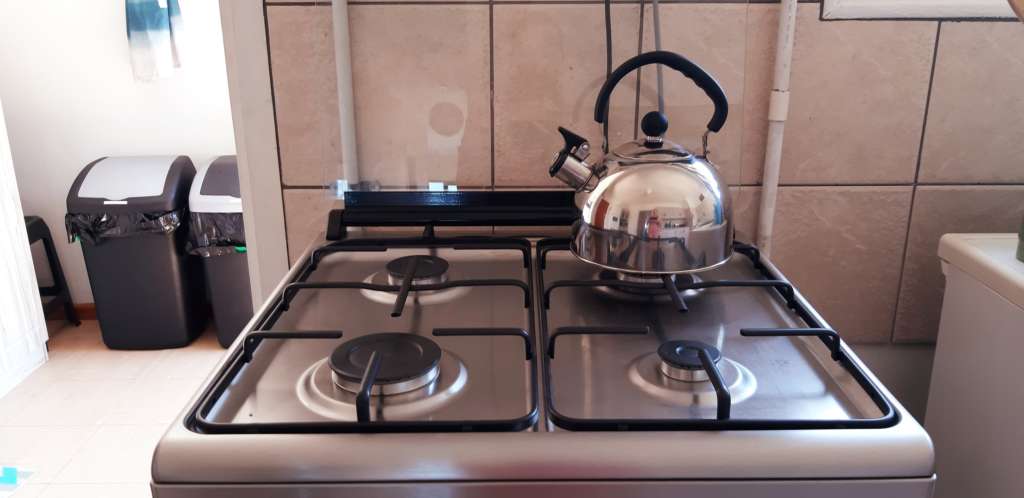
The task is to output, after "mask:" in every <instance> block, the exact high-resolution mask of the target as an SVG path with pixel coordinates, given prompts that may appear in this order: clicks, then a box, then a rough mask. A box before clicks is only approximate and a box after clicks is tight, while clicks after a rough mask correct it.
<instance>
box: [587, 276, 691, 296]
mask: <svg viewBox="0 0 1024 498" xmlns="http://www.w3.org/2000/svg"><path fill="white" fill-rule="evenodd" d="M597 278H598V279H599V280H618V281H621V282H625V283H627V284H630V283H637V284H650V285H652V286H657V287H652V288H649V289H642V288H637V287H631V286H628V285H621V286H620V285H602V286H600V287H596V289H597V290H598V292H600V293H602V294H605V295H607V296H609V297H612V298H615V299H619V300H623V301H645V302H651V301H654V302H671V301H672V298H671V296H669V295H668V292H667V291H666V290H665V287H664V282H663V281H662V277H661V275H655V274H643V273H624V272H618V271H613V270H601V271H600V272H598V274H597ZM672 280H673V281H675V283H676V287H683V286H686V285H690V284H695V283H698V282H701V279H700V277H698V276H697V275H694V274H692V273H679V274H675V275H672ZM703 291H704V289H689V290H686V291H684V292H683V298H684V299H690V298H694V297H697V296H698V295H700V293H701V292H703Z"/></svg>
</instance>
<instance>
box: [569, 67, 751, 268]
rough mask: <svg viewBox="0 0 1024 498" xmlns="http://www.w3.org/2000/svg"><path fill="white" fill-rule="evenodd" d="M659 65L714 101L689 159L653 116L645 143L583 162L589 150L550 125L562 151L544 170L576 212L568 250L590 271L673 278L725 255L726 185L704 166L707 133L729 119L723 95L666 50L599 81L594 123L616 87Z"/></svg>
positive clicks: (728, 242)
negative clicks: (573, 195)
mask: <svg viewBox="0 0 1024 498" xmlns="http://www.w3.org/2000/svg"><path fill="white" fill-rule="evenodd" d="M648 64H663V65H666V66H668V67H670V68H672V69H675V70H676V71H679V72H681V73H682V74H683V75H685V76H686V77H687V78H690V79H691V80H693V82H694V83H696V84H697V86H698V87H700V88H701V89H702V90H704V93H706V94H707V96H708V97H709V98H710V99H711V101H712V102H713V103H714V105H715V111H714V115H713V116H712V117H711V121H710V122H708V125H707V131H706V132H705V133H704V135H703V144H702V145H703V149H702V153H701V154H700V155H697V154H694V153H693V152H690V151H689V150H687V149H685V148H683V147H682V146H680V145H677V144H674V143H672V142H669V141H668V140H665V138H664V134H665V131H667V130H668V119H667V118H666V117H665V115H664V114H662V113H660V112H657V111H654V112H650V113H648V114H646V115H645V116H644V117H643V120H642V122H641V129H642V130H643V132H644V138H643V139H641V140H634V141H631V142H627V143H625V144H622V145H620V146H618V147H616V148H615V149H613V150H612V151H611V152H608V151H607V144H605V145H604V147H603V148H604V149H605V153H606V154H605V155H604V157H602V158H600V159H598V160H597V161H595V162H593V163H592V164H588V163H587V162H586V159H587V157H588V156H589V155H590V144H589V143H588V142H587V140H586V139H584V138H583V137H580V136H579V135H577V134H575V133H573V132H571V131H569V130H566V129H565V128H561V127H560V128H559V129H558V131H559V132H560V133H561V134H562V137H563V139H564V140H565V147H564V148H563V149H562V150H561V151H560V152H559V153H558V155H557V156H556V158H555V162H554V164H552V165H551V168H550V170H549V173H550V174H551V176H552V177H555V178H558V179H559V180H561V181H562V182H564V183H565V184H566V185H569V186H570V187H572V188H573V189H575V190H576V191H577V193H578V195H577V203H578V204H579V205H580V208H581V211H582V216H581V218H580V221H578V222H577V224H576V225H575V226H574V227H573V241H572V244H571V249H572V252H573V254H575V255H576V257H578V258H580V259H581V260H583V261H586V262H588V263H592V264H594V265H597V266H600V267H603V268H608V269H611V270H616V271H620V272H626V273H642V274H673V273H693V272H699V271H704V270H708V269H711V268H714V267H715V266H718V265H720V264H723V263H725V262H726V260H728V259H729V257H730V256H731V255H732V238H733V227H732V223H731V217H732V213H731V207H730V202H729V189H728V186H727V185H726V183H725V182H723V181H722V178H721V176H720V175H719V172H718V168H717V167H716V166H715V165H714V164H712V163H711V162H710V161H709V160H708V157H707V156H708V154H707V138H708V134H710V133H712V132H717V131H719V130H721V129H722V126H723V125H724V124H725V120H726V118H727V117H728V113H729V103H728V100H727V99H726V97H725V92H724V91H723V90H722V87H721V86H720V85H719V84H718V82H717V81H715V79H714V78H713V77H712V76H711V75H709V74H708V73H707V72H705V71H704V70H703V69H701V68H700V67H699V66H697V65H696V64H694V63H693V62H690V61H689V60H687V59H686V58H685V57H683V56H681V55H679V54H676V53H673V52H667V51H654V52H647V53H643V54H640V55H637V56H636V57H633V58H632V59H629V60H628V61H626V62H625V63H623V64H622V65H621V66H619V67H618V68H617V69H615V71H613V72H612V73H611V74H610V75H609V76H608V79H607V80H606V81H605V84H604V86H603V87H601V91H600V92H599V93H598V96H597V102H596V104H595V106H594V120H595V121H597V122H598V123H602V124H603V123H605V120H606V119H607V117H608V102H609V99H610V98H611V93H612V90H614V89H615V85H616V84H618V82H619V81H620V80H621V79H622V78H623V77H624V76H626V74H628V73H630V72H632V71H633V70H635V69H637V68H639V67H642V66H645V65H648Z"/></svg>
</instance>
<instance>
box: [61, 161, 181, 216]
mask: <svg viewBox="0 0 1024 498" xmlns="http://www.w3.org/2000/svg"><path fill="white" fill-rule="evenodd" d="M194 176H195V167H194V166H192V161H191V160H190V159H189V158H188V157H186V156H121V157H104V158H101V159H97V160H95V161H93V162H91V163H89V164H88V165H86V167H85V168H83V169H82V172H81V173H79V174H78V177H77V178H76V179H75V181H74V183H73V184H72V185H71V190H70V191H69V192H68V212H72V213H90V212H155V211H172V210H175V209H181V208H182V207H184V206H185V203H186V202H187V197H186V196H187V195H188V189H189V187H190V186H191V184H192V178H193V177H194Z"/></svg>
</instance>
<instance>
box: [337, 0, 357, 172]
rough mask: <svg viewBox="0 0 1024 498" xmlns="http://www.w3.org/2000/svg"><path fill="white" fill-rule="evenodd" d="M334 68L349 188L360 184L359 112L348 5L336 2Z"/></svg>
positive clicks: (343, 158)
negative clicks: (354, 83)
mask: <svg viewBox="0 0 1024 498" xmlns="http://www.w3.org/2000/svg"><path fill="white" fill-rule="evenodd" d="M331 14H332V18H333V20H334V22H333V24H334V66H335V71H336V73H337V77H338V117H339V119H340V120H341V126H340V128H341V170H342V174H343V175H345V180H346V181H347V182H348V184H349V185H352V186H355V185H356V184H357V183H359V154H358V150H357V146H356V112H355V105H354V101H355V100H354V99H353V98H352V47H351V44H350V43H349V38H348V1H347V0H333V1H332V2H331Z"/></svg>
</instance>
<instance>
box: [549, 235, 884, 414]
mask: <svg viewBox="0 0 1024 498" xmlns="http://www.w3.org/2000/svg"><path fill="white" fill-rule="evenodd" d="M569 243H570V240H569V239H566V238H552V239H544V240H541V241H539V242H538V243H537V249H536V251H537V252H536V255H537V266H538V268H539V269H540V270H541V271H539V272H538V286H539V288H540V289H541V299H542V303H543V306H542V308H541V313H540V334H541V338H542V339H543V340H544V342H543V343H544V344H546V346H547V354H546V355H544V358H543V362H542V384H543V388H544V402H545V405H546V407H547V412H548V418H549V419H550V420H551V421H552V422H553V423H554V424H555V425H557V426H559V427H561V428H563V429H567V430H575V431H626V430H639V431H649V430H776V429H778V430H786V429H848V428H884V427H891V426H893V425H895V424H896V423H897V422H899V414H898V413H897V412H896V410H895V408H893V406H892V404H891V403H890V402H889V400H888V399H887V398H886V397H885V396H884V395H883V394H882V393H881V392H880V391H879V389H878V388H877V387H876V386H875V385H874V384H873V383H872V382H871V380H869V379H868V377H867V375H866V374H865V373H864V371H863V370H862V369H861V368H860V367H859V366H857V365H856V364H855V363H854V362H853V361H851V359H850V358H849V357H848V356H846V354H845V352H844V351H843V349H842V347H841V340H840V337H839V334H838V333H836V332H835V331H834V330H832V329H829V328H825V327H823V326H822V325H821V323H820V322H819V321H818V320H817V318H816V317H815V315H813V314H812V312H811V311H810V310H809V307H808V305H807V304H806V302H804V301H803V298H802V297H800V296H799V295H798V294H797V293H796V290H795V289H794V288H793V286H792V284H790V283H789V282H788V281H786V280H784V279H783V278H781V277H780V276H779V275H778V274H777V273H776V271H775V270H774V268H771V267H769V266H768V265H766V264H765V263H764V262H763V261H761V258H760V251H758V249H757V248H756V247H754V246H750V245H747V244H742V243H738V242H737V243H734V246H733V247H734V250H735V251H736V252H738V253H740V254H742V255H744V256H746V257H747V258H748V259H749V260H750V262H751V264H752V265H753V267H754V268H755V269H756V270H757V271H758V272H760V273H761V275H763V276H764V278H765V279H764V280H719V281H701V282H694V283H690V284H686V285H679V284H678V283H677V282H675V281H674V280H673V279H671V278H665V279H663V281H662V282H661V283H645V282H628V281H623V280H619V279H615V280H611V279H600V278H599V279H595V280H558V281H555V282H552V283H551V284H549V285H545V284H544V270H545V269H546V268H547V256H548V254H549V253H550V252H551V251H568V250H569ZM608 285H617V286H619V287H626V286H628V287H632V288H635V289H640V290H657V289H666V290H669V291H670V294H671V295H673V301H674V304H675V306H676V308H677V309H678V310H679V311H680V312H686V311H687V308H686V304H685V303H684V302H683V300H682V295H683V293H684V292H685V291H686V290H690V289H709V288H716V287H763V288H766V289H770V290H773V291H775V293H776V295H777V296H778V297H779V298H781V299H782V301H783V302H784V303H785V305H786V306H787V307H788V308H789V309H791V310H792V311H793V312H794V313H795V314H796V315H797V316H798V317H799V318H800V319H801V320H803V321H804V322H805V323H806V324H807V325H808V328H771V329H753V328H749V329H742V330H741V331H740V335H742V336H745V337H751V338H754V337H769V336H814V337H818V338H819V339H820V340H821V341H822V342H823V343H824V344H825V346H826V347H827V348H828V350H829V352H830V354H831V357H832V359H833V360H834V361H835V362H837V363H838V364H839V365H840V366H842V367H843V368H844V369H845V370H846V371H847V372H849V373H850V374H851V376H852V377H853V378H854V379H855V380H856V381H857V383H858V384H859V385H860V386H861V387H862V388H863V389H864V391H865V393H866V394H867V395H868V397H869V398H870V399H871V400H872V402H874V404H875V406H877V407H878V409H879V411H880V412H881V414H882V415H881V416H880V417H877V418H866V419H856V420H849V419H847V420H825V419H806V420H798V419H736V418H732V417H730V405H731V395H730V393H729V391H728V389H727V388H726V386H725V384H724V382H723V381H722V378H721V374H720V372H718V369H717V367H716V366H715V361H714V358H713V357H712V355H711V354H710V353H709V352H708V351H707V350H706V349H704V348H699V349H698V352H697V354H698V358H697V359H698V360H699V361H700V368H701V369H702V370H704V371H705V372H706V373H707V375H708V377H709V380H710V381H711V382H712V385H713V387H714V388H715V394H716V397H717V400H718V404H717V413H716V417H715V418H714V419H664V418H652V419H618V418H616V419H611V418H575V417H570V416H567V415H565V414H563V413H560V412H559V411H558V408H557V407H556V405H555V403H554V397H553V394H552V387H551V385H552V383H551V362H552V361H554V359H555V353H554V346H555V339H556V338H558V337H561V336H565V335H570V334H576V335H580V334H643V333H646V329H644V328H637V327H635V326H634V327H629V326H610V327H560V328H557V329H555V331H554V332H553V333H551V334H549V333H548V313H547V310H549V309H550V308H551V306H552V294H553V292H554V291H555V290H557V289H562V288H572V287H601V286H608Z"/></svg>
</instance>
